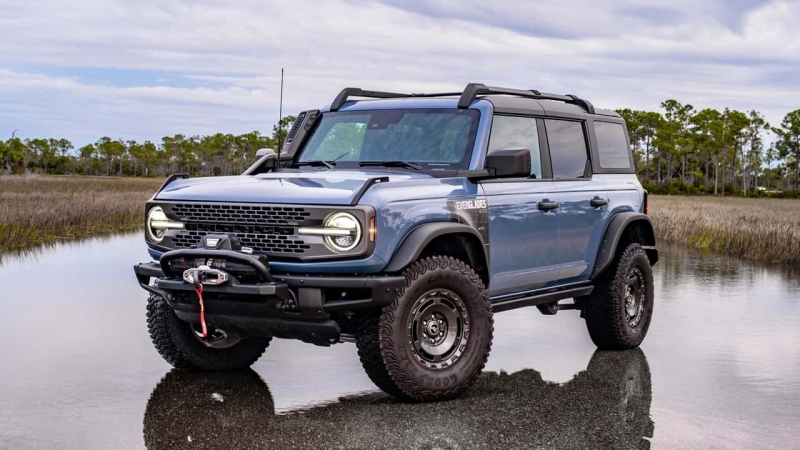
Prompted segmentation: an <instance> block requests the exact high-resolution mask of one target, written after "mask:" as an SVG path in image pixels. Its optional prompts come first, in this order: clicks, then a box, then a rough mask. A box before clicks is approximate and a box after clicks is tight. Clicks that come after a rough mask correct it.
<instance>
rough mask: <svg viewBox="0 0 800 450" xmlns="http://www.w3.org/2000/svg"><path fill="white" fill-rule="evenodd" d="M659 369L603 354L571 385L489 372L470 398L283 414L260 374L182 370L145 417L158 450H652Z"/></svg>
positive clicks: (170, 377) (342, 404) (162, 385)
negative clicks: (654, 373)
mask: <svg viewBox="0 0 800 450" xmlns="http://www.w3.org/2000/svg"><path fill="white" fill-rule="evenodd" d="M651 401H652V386H651V377H650V368H649V366H648V363H647V359H646V358H645V355H644V352H643V351H642V350H641V349H636V350H631V351H626V352H605V351H596V352H595V353H594V355H593V356H592V357H591V360H590V361H589V363H588V367H587V368H586V370H585V371H581V372H579V373H577V374H576V375H575V376H574V377H573V378H572V379H571V380H570V381H568V382H566V383H564V384H557V383H551V382H547V381H544V380H543V379H542V376H541V374H540V373H539V372H537V371H535V370H532V369H525V370H521V371H519V372H515V373H513V374H506V373H505V372H500V373H496V372H488V373H484V374H483V375H482V376H481V377H480V378H479V379H478V381H477V382H476V384H475V385H474V386H473V387H472V389H471V390H470V391H468V393H467V394H466V395H465V396H464V397H462V398H460V399H457V400H453V401H449V402H440V403H421V404H414V403H402V402H398V401H395V400H393V399H392V398H390V397H388V396H386V395H385V394H382V393H370V394H364V395H357V396H351V397H344V398H341V399H339V402H337V403H333V404H328V405H322V406H316V407H312V408H309V409H304V410H300V411H294V412H291V413H289V414H284V415H276V414H275V406H274V403H273V399H272V394H271V393H270V390H269V387H268V386H267V384H266V383H265V382H264V381H263V379H262V378H261V377H260V376H259V375H258V374H257V373H256V372H255V371H253V370H246V371H241V372H233V373H231V372H228V373H224V372H217V373H202V372H191V371H181V370H172V371H170V372H169V373H167V375H166V376H165V377H164V378H163V379H162V380H161V381H160V382H159V383H158V385H157V386H156V387H155V389H154V390H153V392H152V394H151V396H150V399H149V401H148V402H147V407H146V410H145V414H144V442H145V446H146V447H147V448H148V449H150V450H160V449H177V448H187V449H188V448H192V449H197V448H414V449H464V448H631V449H643V448H650V441H649V440H648V438H650V437H652V436H653V431H654V424H653V422H652V420H651V418H650V403H651Z"/></svg>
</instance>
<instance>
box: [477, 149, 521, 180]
mask: <svg viewBox="0 0 800 450" xmlns="http://www.w3.org/2000/svg"><path fill="white" fill-rule="evenodd" d="M486 169H488V170H489V173H490V174H491V175H492V176H493V177H494V178H512V177H525V178H527V177H529V176H531V152H530V150H528V149H526V148H515V149H504V150H497V151H496V152H494V153H492V154H490V155H488V156H487V157H486Z"/></svg>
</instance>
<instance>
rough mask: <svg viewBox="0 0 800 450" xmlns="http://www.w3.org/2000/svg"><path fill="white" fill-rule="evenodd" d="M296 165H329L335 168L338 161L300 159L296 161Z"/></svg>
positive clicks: (330, 167) (328, 166)
mask: <svg viewBox="0 0 800 450" xmlns="http://www.w3.org/2000/svg"><path fill="white" fill-rule="evenodd" d="M294 165H295V166H297V167H300V166H312V167H327V168H328V169H333V168H335V167H336V161H322V160H318V159H314V160H311V161H299V162H296V163H294Z"/></svg>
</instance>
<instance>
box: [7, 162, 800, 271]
mask: <svg viewBox="0 0 800 450" xmlns="http://www.w3.org/2000/svg"><path fill="white" fill-rule="evenodd" d="M161 183H162V180H156V179H139V178H109V177H56V176H32V177H22V176H0V252H4V251H15V250H20V249H24V248H28V247H31V246H36V245H41V244H47V243H51V242H57V241H61V240H69V239H75V238H82V237H89V236H102V235H108V234H112V233H117V232H122V231H130V230H135V229H138V228H141V226H142V225H143V214H144V213H143V208H144V202H145V201H146V200H147V199H148V198H150V196H151V195H152V194H153V192H155V190H156V189H158V187H159V186H160V185H161ZM650 216H651V217H652V219H653V224H654V226H655V228H656V236H657V239H660V240H665V241H671V242H678V243H683V244H687V245H689V246H692V247H698V248H709V249H714V250H718V251H722V252H726V253H729V254H734V255H738V256H743V257H746V258H750V259H754V260H759V261H766V262H778V263H790V264H793V265H800V201H798V200H779V199H742V198H732V197H725V198H718V197H716V198H715V197H677V196H651V200H650Z"/></svg>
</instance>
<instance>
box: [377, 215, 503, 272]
mask: <svg viewBox="0 0 800 450" xmlns="http://www.w3.org/2000/svg"><path fill="white" fill-rule="evenodd" d="M464 233H466V234H470V235H472V236H475V237H476V238H477V239H478V242H480V243H481V250H480V251H481V255H482V256H483V258H484V261H486V263H487V264H488V261H489V259H488V258H487V255H486V243H485V242H484V241H483V237H481V235H480V233H479V232H478V230H476V229H475V228H472V227H471V226H469V225H466V224H463V223H456V222H430V223H425V224H422V225H420V226H418V227H416V228H414V229H413V230H411V231H410V232H409V233H408V234H407V235H406V237H405V238H403V240H402V241H401V242H400V245H399V246H398V247H397V250H396V251H395V252H394V255H393V256H392V259H391V260H390V261H389V264H387V265H386V268H384V271H385V272H400V271H401V270H403V269H405V268H406V267H407V266H408V265H410V264H411V263H413V262H414V261H416V260H417V259H418V258H419V256H420V255H421V254H422V251H423V250H425V247H426V246H427V245H428V244H430V243H431V242H432V241H433V240H434V239H436V238H438V237H440V236H444V235H447V234H464Z"/></svg>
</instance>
